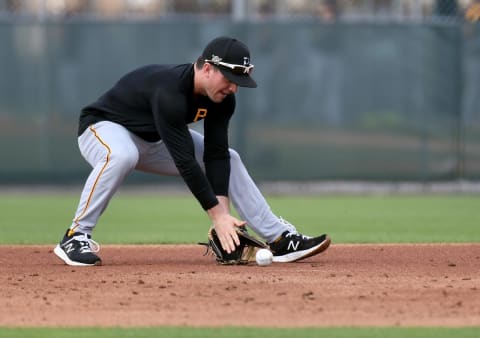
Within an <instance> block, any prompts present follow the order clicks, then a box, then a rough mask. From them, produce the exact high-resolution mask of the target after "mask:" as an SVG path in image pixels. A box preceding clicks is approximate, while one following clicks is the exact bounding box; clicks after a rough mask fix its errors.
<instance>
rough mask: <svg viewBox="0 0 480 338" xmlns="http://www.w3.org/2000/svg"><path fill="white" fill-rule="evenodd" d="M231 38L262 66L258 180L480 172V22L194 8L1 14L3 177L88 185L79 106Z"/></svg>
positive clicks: (241, 140)
mask: <svg viewBox="0 0 480 338" xmlns="http://www.w3.org/2000/svg"><path fill="white" fill-rule="evenodd" d="M218 35H232V36H236V37H238V38H239V39H241V40H243V41H245V42H246V43H247V44H248V45H249V47H250V49H251V53H252V63H254V64H255V71H254V78H255V79H256V80H257V82H258V83H259V87H258V88H257V89H240V91H239V93H238V96H237V98H238V100H237V101H238V102H237V111H236V114H235V115H234V118H233V120H232V124H231V134H232V139H231V145H232V147H234V148H235V149H237V150H238V151H239V153H240V155H241V156H242V157H243V159H244V161H245V162H246V163H247V166H248V168H249V170H250V172H251V173H252V175H253V176H254V177H255V178H256V179H258V180H320V179H356V180H357V179H361V180H419V181H429V180H449V179H458V178H467V179H475V178H480V117H479V114H478V113H479V112H480V111H479V110H480V109H479V107H480V98H479V97H480V95H479V94H480V86H479V83H480V65H479V61H478V60H480V37H479V36H480V34H479V27H478V25H477V26H472V25H470V26H469V27H463V26H461V25H453V24H449V25H440V24H433V23H430V24H427V23H424V24H412V23H410V24H406V23H397V24H392V23H350V24H349V23H337V24H321V23H318V22H315V21H288V22H281V21H278V22H276V21H269V22H253V23H232V22H230V21H226V20H225V21H212V22H205V21H201V20H197V21H186V20H185V19H183V20H171V21H168V20H167V21H161V22H160V21H159V22H128V21H124V22H112V21H108V22H98V21H73V22H71V21H67V22H44V23H40V22H30V21H27V22H3V23H0V42H1V47H0V155H1V166H0V183H65V182H82V181H83V180H84V179H85V177H86V175H87V174H88V173H89V167H88V165H87V164H86V162H85V161H84V160H83V158H82V157H81V155H80V153H79V151H78V147H77V143H76V142H77V140H76V128H77V119H78V115H79V111H80V109H81V108H82V107H83V106H85V105H86V104H88V103H90V102H92V101H93V100H95V99H96V97H97V96H99V95H100V94H102V93H103V92H104V91H105V90H107V89H108V88H109V87H110V86H111V85H112V84H113V83H114V82H115V81H116V80H117V79H118V78H119V77H120V76H122V75H123V74H124V73H125V72H127V71H129V70H131V69H133V68H135V67H137V66H140V65H143V64H149V63H186V62H192V61H194V60H195V59H196V58H197V56H198V55H199V53H200V52H201V50H202V49H203V47H204V45H205V44H206V43H207V42H208V41H209V40H210V39H212V38H213V37H215V36H218ZM135 177H136V178H135ZM135 180H138V181H145V180H147V181H148V180H158V178H155V177H152V176H147V175H145V176H142V175H138V176H134V178H133V179H132V181H135Z"/></svg>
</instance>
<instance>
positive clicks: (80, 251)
mask: <svg viewBox="0 0 480 338" xmlns="http://www.w3.org/2000/svg"><path fill="white" fill-rule="evenodd" d="M253 67H254V66H253V64H251V63H250V52H249V50H248V48H247V46H246V45H245V44H243V43H242V42H240V41H239V40H236V39H234V38H230V37H219V38H216V39H214V40H212V41H211V42H210V43H209V44H208V45H207V46H206V47H205V49H204V51H203V53H202V55H201V56H200V57H199V58H198V59H197V60H196V62H195V63H193V64H192V63H186V64H175V65H158V64H155V65H147V66H143V67H140V68H138V69H135V70H133V71H132V72H130V73H128V74H126V75H124V76H123V77H122V78H121V79H120V80H119V81H118V82H117V83H116V84H115V85H114V86H113V87H112V88H111V89H110V90H108V91H107V92H106V93H104V94H103V95H102V96H100V98H99V99H98V100H97V101H95V102H94V103H92V104H90V105H88V106H86V107H85V108H83V110H82V112H81V114H80V123H79V129H78V145H79V148H80V151H81V154H82V156H83V157H84V158H85V159H86V160H87V162H88V163H89V164H90V165H91V166H92V168H93V170H92V171H91V173H90V175H89V176H88V178H87V181H86V182H85V185H84V187H83V191H82V193H81V197H80V202H79V205H78V209H77V211H76V213H75V216H74V218H73V222H72V224H71V226H70V227H69V229H68V230H67V231H66V233H65V235H64V237H63V239H62V240H61V241H60V243H59V244H58V245H57V246H56V247H55V249H54V252H55V254H56V255H57V256H58V257H60V258H61V259H62V260H63V261H64V262H65V263H66V264H68V265H80V266H81V265H87V266H89V265H100V264H101V259H100V257H99V256H98V255H97V254H96V252H98V250H99V245H98V244H97V243H96V242H95V241H94V240H93V239H92V232H93V230H94V228H95V226H96V224H97V222H98V220H99V218H100V216H101V215H102V213H103V211H104V210H105V208H106V207H107V205H108V203H109V201H110V199H111V198H112V197H113V195H114V194H115V192H116V191H117V189H118V187H119V186H120V184H122V182H123V181H124V179H125V177H126V176H127V175H128V174H130V173H131V172H132V171H133V170H140V171H143V172H148V173H153V174H157V175H180V176H181V177H182V178H183V180H184V181H185V183H186V184H187V186H188V188H189V189H190V191H191V192H192V194H193V195H194V196H195V198H196V199H197V200H198V202H199V203H200V205H201V207H202V208H203V209H204V210H205V211H206V213H207V214H208V216H209V218H210V220H211V222H212V226H213V227H214V228H215V229H216V232H217V234H218V237H219V239H220V242H221V245H222V247H223V249H224V250H226V251H227V252H231V251H233V250H234V249H235V248H236V245H238V244H239V238H238V235H237V232H236V231H235V227H238V226H243V225H245V224H246V223H248V225H249V226H250V228H251V229H252V230H253V231H254V232H255V233H257V234H258V235H259V236H261V237H262V238H263V239H264V240H265V241H266V242H267V243H269V245H270V248H271V250H272V252H273V254H274V261H276V262H292V261H297V260H299V259H303V258H306V257H309V256H312V255H315V254H317V253H319V252H321V251H323V250H325V249H326V248H327V247H328V246H329V244H330V239H329V237H328V236H327V235H321V236H318V237H307V236H304V235H301V234H299V233H298V232H297V231H296V229H295V227H294V226H293V225H292V224H290V223H288V222H286V221H285V220H283V219H281V218H279V217H277V216H276V215H274V214H273V213H272V211H271V209H270V207H269V205H268V204H267V202H266V200H265V198H264V197H263V196H262V194H261V193H260V191H259V190H258V188H257V186H256V185H255V183H254V182H253V180H252V178H251V177H250V176H249V174H248V172H247V170H246V168H245V166H244V164H243V162H242V160H241V159H240V156H239V155H238V153H237V152H235V151H234V150H232V149H230V148H229V145H228V124H229V120H230V118H231V117H232V114H233V113H234V110H235V93H236V92H237V90H238V87H250V88H255V87H257V84H256V82H255V81H254V80H253V78H252V77H251V73H252V71H253ZM200 120H203V122H204V132H203V135H202V134H200V133H198V132H196V131H193V130H191V129H189V127H188V125H189V124H190V123H195V122H198V121H200ZM230 200H231V202H232V204H233V206H234V207H235V208H236V210H237V212H238V214H239V215H240V217H241V220H240V219H237V218H235V217H233V216H232V215H231V214H230Z"/></svg>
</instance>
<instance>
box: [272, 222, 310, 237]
mask: <svg viewBox="0 0 480 338" xmlns="http://www.w3.org/2000/svg"><path fill="white" fill-rule="evenodd" d="M278 220H279V221H280V223H282V224H284V225H286V226H287V228H288V234H286V235H285V237H287V238H289V237H291V236H298V237H301V238H302V239H309V238H311V237H309V236H305V235H302V234H301V233H299V232H298V231H297V228H295V226H294V225H293V224H292V223H290V222H288V221H287V220H285V219H284V218H282V217H279V218H278Z"/></svg>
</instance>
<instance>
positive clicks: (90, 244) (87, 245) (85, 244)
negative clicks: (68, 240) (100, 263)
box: [73, 234, 100, 253]
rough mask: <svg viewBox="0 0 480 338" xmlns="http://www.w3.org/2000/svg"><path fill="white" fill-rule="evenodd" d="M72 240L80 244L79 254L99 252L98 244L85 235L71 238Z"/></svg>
mask: <svg viewBox="0 0 480 338" xmlns="http://www.w3.org/2000/svg"><path fill="white" fill-rule="evenodd" d="M73 239H75V240H77V241H79V242H80V252H81V253H86V252H99V251H100V244H98V243H97V242H95V241H94V240H93V239H91V238H88V236H87V235H86V234H82V235H78V236H75V237H73Z"/></svg>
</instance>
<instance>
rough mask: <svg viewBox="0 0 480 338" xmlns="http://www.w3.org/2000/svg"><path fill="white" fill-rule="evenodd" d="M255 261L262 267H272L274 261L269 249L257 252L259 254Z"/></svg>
mask: <svg viewBox="0 0 480 338" xmlns="http://www.w3.org/2000/svg"><path fill="white" fill-rule="evenodd" d="M255 260H256V261H257V264H258V265H260V266H265V265H270V264H272V261H273V255H272V253H271V252H270V251H269V250H267V249H260V250H258V251H257V254H256V255H255Z"/></svg>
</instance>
